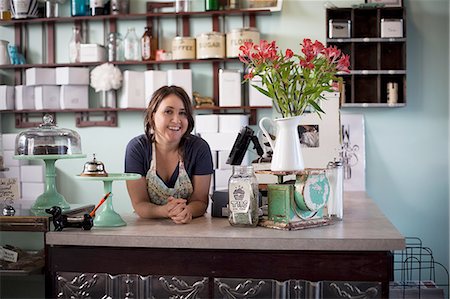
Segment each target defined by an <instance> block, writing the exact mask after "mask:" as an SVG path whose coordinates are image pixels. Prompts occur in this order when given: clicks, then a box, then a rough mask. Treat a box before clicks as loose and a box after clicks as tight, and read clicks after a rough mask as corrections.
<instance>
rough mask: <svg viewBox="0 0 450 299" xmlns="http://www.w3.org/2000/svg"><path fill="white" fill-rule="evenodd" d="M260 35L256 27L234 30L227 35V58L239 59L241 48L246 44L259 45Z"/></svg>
mask: <svg viewBox="0 0 450 299" xmlns="http://www.w3.org/2000/svg"><path fill="white" fill-rule="evenodd" d="M259 39H260V34H259V31H258V29H256V28H254V27H247V28H238V29H233V30H231V31H230V32H228V33H227V57H229V58H232V57H238V55H239V52H240V50H239V47H240V46H242V45H243V44H244V43H245V42H252V43H255V44H259Z"/></svg>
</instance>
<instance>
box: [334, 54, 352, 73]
mask: <svg viewBox="0 0 450 299" xmlns="http://www.w3.org/2000/svg"><path fill="white" fill-rule="evenodd" d="M349 66H350V56H349V55H346V54H344V55H342V56H341V58H339V61H338V63H337V66H336V68H337V69H338V70H339V71H341V72H346V73H350V70H349V69H348V68H349Z"/></svg>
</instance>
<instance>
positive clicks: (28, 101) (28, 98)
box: [15, 85, 35, 110]
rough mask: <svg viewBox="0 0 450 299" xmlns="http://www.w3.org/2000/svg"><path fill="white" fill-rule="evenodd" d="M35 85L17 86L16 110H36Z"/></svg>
mask: <svg viewBox="0 0 450 299" xmlns="http://www.w3.org/2000/svg"><path fill="white" fill-rule="evenodd" d="M34 101H35V98H34V86H27V85H17V86H16V88H15V106H16V110H34V109H35V106H34Z"/></svg>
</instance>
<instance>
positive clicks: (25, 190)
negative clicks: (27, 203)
mask: <svg viewBox="0 0 450 299" xmlns="http://www.w3.org/2000/svg"><path fill="white" fill-rule="evenodd" d="M21 185H22V186H21V189H22V197H24V198H34V199H36V198H37V197H38V196H39V195H41V194H42V193H44V190H45V184H44V183H22V184H21Z"/></svg>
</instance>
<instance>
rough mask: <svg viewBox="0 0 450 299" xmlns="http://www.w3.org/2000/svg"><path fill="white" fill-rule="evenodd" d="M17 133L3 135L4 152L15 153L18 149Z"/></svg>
mask: <svg viewBox="0 0 450 299" xmlns="http://www.w3.org/2000/svg"><path fill="white" fill-rule="evenodd" d="M17 135H18V134H16V133H7V134H2V147H3V150H4V151H13V150H15V149H16V137H17Z"/></svg>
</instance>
